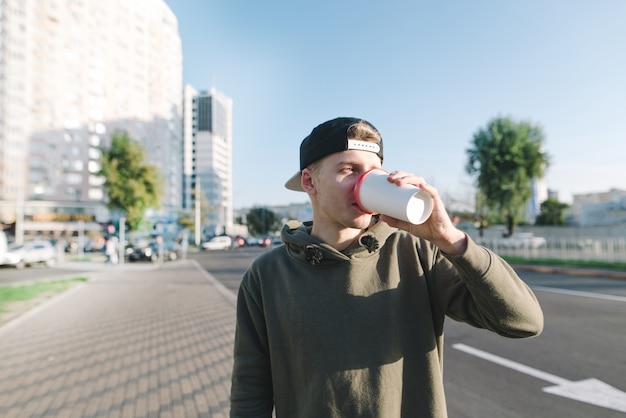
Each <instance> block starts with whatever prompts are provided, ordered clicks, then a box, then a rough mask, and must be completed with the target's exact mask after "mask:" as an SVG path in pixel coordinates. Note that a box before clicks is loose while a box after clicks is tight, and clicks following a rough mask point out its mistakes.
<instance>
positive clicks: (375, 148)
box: [285, 117, 383, 192]
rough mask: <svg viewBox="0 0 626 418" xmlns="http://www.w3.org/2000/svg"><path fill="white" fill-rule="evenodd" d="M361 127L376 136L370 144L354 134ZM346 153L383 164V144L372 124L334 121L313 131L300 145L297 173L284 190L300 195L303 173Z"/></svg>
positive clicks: (358, 120)
mask: <svg viewBox="0 0 626 418" xmlns="http://www.w3.org/2000/svg"><path fill="white" fill-rule="evenodd" d="M360 124H365V125H367V126H368V127H369V128H370V130H372V131H373V132H374V133H376V137H375V138H372V139H373V141H372V140H368V141H363V140H361V139H359V138H357V137H355V134H354V130H355V129H354V128H355V127H357V126H358V125H360ZM347 150H361V151H369V152H373V153H375V154H377V155H378V156H379V157H380V160H381V161H382V160H383V140H382V138H381V136H380V134H379V133H378V130H377V129H376V128H375V127H374V125H372V124H371V123H369V122H367V121H365V120H363V119H358V118H346V117H341V118H336V119H332V120H329V121H327V122H324V123H322V124H321V125H318V126H317V127H315V128H314V129H313V130H312V131H311V133H310V134H309V136H307V137H306V138H304V140H303V141H302V144H300V170H299V171H298V172H297V173H296V174H294V175H293V176H292V177H291V178H290V179H289V180H288V181H287V183H285V187H286V188H288V189H290V190H294V191H299V192H302V191H304V190H303V189H302V185H301V184H300V177H301V175H302V170H303V169H304V168H306V167H308V166H310V165H311V164H313V163H314V162H316V161H318V160H321V159H322V158H324V157H326V156H328V155H330V154H334V153H336V152H341V151H347Z"/></svg>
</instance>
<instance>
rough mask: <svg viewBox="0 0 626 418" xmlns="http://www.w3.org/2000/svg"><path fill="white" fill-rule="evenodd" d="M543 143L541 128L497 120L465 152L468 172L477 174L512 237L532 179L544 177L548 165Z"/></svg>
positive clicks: (491, 206)
mask: <svg viewBox="0 0 626 418" xmlns="http://www.w3.org/2000/svg"><path fill="white" fill-rule="evenodd" d="M543 143H544V134H543V131H542V129H541V127H539V126H534V125H532V124H530V123H529V122H518V121H514V120H512V119H510V118H496V119H493V120H491V121H490V122H489V123H488V124H487V126H486V127H485V128H481V129H479V130H478V131H477V132H476V133H475V134H474V136H473V139H472V147H471V148H469V149H467V150H466V152H467V155H468V162H467V166H466V171H467V173H468V174H470V175H477V178H476V185H477V187H478V191H479V192H480V193H482V195H483V197H484V199H485V200H484V202H485V205H486V207H487V208H488V209H490V210H495V211H499V212H500V213H502V214H504V216H505V217H506V221H507V231H508V232H507V233H508V235H509V236H511V235H513V232H514V230H515V226H516V225H517V223H518V222H519V220H520V219H521V215H522V213H523V209H524V207H525V205H526V203H527V202H528V200H529V199H530V196H531V190H532V189H531V182H532V180H533V179H534V178H537V177H541V176H542V175H543V173H544V170H545V169H546V168H547V166H548V163H549V158H548V156H547V155H546V154H545V153H544V152H543Z"/></svg>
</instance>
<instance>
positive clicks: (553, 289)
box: [531, 286, 626, 302]
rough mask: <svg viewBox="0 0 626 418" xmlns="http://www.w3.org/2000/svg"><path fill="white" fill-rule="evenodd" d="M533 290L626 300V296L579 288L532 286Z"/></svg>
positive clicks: (618, 300) (619, 300)
mask: <svg viewBox="0 0 626 418" xmlns="http://www.w3.org/2000/svg"><path fill="white" fill-rule="evenodd" d="M531 288H532V289H533V290H539V291H542V292H550V293H560V294H562V295H570V296H580V297H585V298H594V299H603V300H612V301H614V302H626V296H617V295H606V294H604V293H592V292H581V291H579V290H568V289H561V288H558V287H545V286H531Z"/></svg>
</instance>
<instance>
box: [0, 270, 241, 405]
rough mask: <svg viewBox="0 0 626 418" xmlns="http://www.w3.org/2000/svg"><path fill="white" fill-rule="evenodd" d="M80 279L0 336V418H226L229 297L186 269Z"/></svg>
mask: <svg viewBox="0 0 626 418" xmlns="http://www.w3.org/2000/svg"><path fill="white" fill-rule="evenodd" d="M89 275H90V277H91V279H90V280H89V281H88V282H86V283H85V284H82V285H80V286H78V287H75V288H73V289H72V290H70V291H68V292H66V293H65V294H62V295H60V296H59V297H57V298H55V299H53V300H51V301H50V302H46V303H45V304H43V305H40V306H39V307H38V308H35V309H34V310H32V311H30V312H28V313H27V314H24V315H22V316H21V317H19V318H17V319H15V320H13V321H11V322H9V323H7V324H5V325H4V326H2V327H0V353H2V356H0V376H2V378H1V379H0V416H2V417H96V416H99V417H116V416H119V417H135V416H137V417H227V416H228V411H229V393H230V376H231V367H232V344H233V338H234V328H235V296H234V295H233V294H232V293H230V292H229V291H228V290H226V289H225V288H224V287H223V286H221V285H220V284H219V283H218V282H217V281H216V280H215V279H214V278H213V277H212V276H211V275H210V274H208V273H206V272H205V271H204V270H203V269H202V268H201V267H200V266H199V265H198V264H196V263H195V262H194V261H188V260H186V261H177V262H170V263H165V264H164V265H163V266H162V267H161V268H158V267H154V266H152V265H149V266H146V267H144V268H143V269H138V268H127V267H126V266H124V267H121V268H115V267H112V268H108V269H101V270H100V271H93V272H90V274H89Z"/></svg>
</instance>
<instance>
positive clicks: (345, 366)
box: [231, 221, 543, 418]
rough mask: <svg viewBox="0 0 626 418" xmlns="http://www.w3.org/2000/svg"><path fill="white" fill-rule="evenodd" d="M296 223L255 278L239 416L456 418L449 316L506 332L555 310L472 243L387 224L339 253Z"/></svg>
mask: <svg viewBox="0 0 626 418" xmlns="http://www.w3.org/2000/svg"><path fill="white" fill-rule="evenodd" d="M310 231H311V224H310V223H308V224H301V223H299V222H290V223H288V224H287V225H285V227H284V228H283V231H282V239H283V241H284V243H285V245H281V246H280V247H276V248H273V249H272V250H269V251H267V252H265V253H263V254H262V255H261V256H259V257H258V258H257V259H256V260H255V261H254V262H253V263H252V265H251V266H250V268H249V269H248V271H247V272H246V273H245V275H244V277H243V281H242V283H241V286H240V289H239V296H238V302H237V331H236V336H235V347H234V367H233V376H232V390H231V417H270V416H271V411H272V407H274V408H275V410H276V416H277V417H279V418H285V417H286V418H297V417H311V418H322V417H323V418H327V417H349V418H352V417H381V418H394V417H445V416H446V403H445V396H444V388H443V376H442V373H443V370H442V368H443V352H442V350H443V327H444V317H445V316H446V315H447V316H448V317H450V318H453V319H455V320H458V321H463V322H467V323H468V324H470V325H473V326H475V327H480V328H486V329H489V330H492V331H494V332H497V333H498V334H501V335H503V336H506V337H513V338H518V337H529V336H534V335H538V334H539V333H540V332H541V330H542V328H543V314H542V311H541V308H540V306H539V304H538V302H537V300H536V298H535V296H534V294H533V293H532V291H531V290H530V289H529V288H528V287H527V286H526V285H525V284H524V283H523V282H522V280H521V279H520V278H519V277H518V276H517V274H515V272H514V271H513V270H512V269H511V267H510V266H509V265H508V264H506V263H505V262H504V261H503V260H501V259H500V258H499V257H498V256H496V255H495V254H494V253H492V252H491V251H489V250H487V249H485V248H483V247H480V246H478V245H476V244H475V243H474V242H473V241H471V240H469V238H468V240H469V242H468V246H467V250H466V252H465V253H464V254H462V255H459V256H448V255H445V254H443V253H442V252H441V251H440V250H438V249H437V248H436V247H435V246H433V245H432V244H431V243H429V242H427V241H424V240H421V239H419V238H416V237H414V236H412V235H410V234H408V233H406V232H404V231H399V230H397V229H394V228H391V227H390V226H389V225H388V224H386V223H384V222H382V221H381V222H378V223H377V224H376V225H374V226H373V227H372V228H370V230H369V231H368V232H367V238H365V239H362V240H361V241H360V243H354V244H353V245H351V246H350V247H348V248H347V249H346V250H344V251H341V252H340V251H337V250H335V249H334V248H332V247H331V246H329V245H327V244H324V243H321V242H320V241H319V240H318V239H316V238H315V237H313V236H311V235H310Z"/></svg>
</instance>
